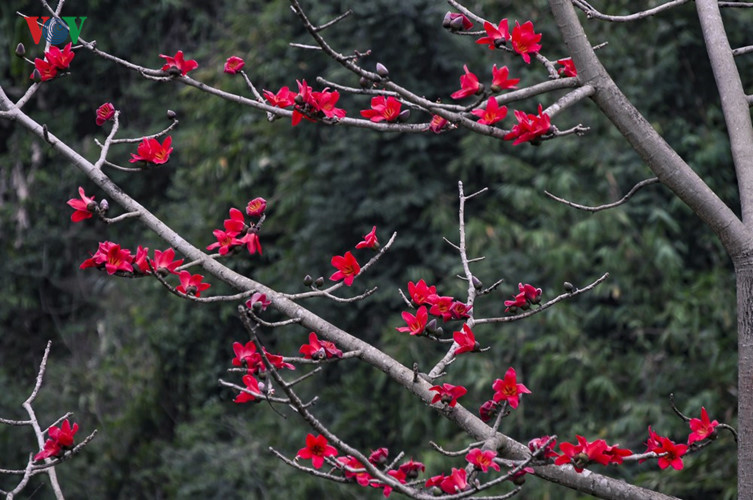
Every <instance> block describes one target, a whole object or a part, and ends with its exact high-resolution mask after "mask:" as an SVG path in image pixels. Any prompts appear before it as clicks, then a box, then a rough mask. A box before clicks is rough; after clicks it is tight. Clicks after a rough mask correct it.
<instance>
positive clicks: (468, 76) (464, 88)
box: [450, 64, 481, 99]
mask: <svg viewBox="0 0 753 500" xmlns="http://www.w3.org/2000/svg"><path fill="white" fill-rule="evenodd" d="M463 69H464V70H465V74H464V75H462V76H461V77H460V90H456V91H455V92H453V93H452V94H450V97H452V98H453V99H462V98H464V97H468V96H471V95H474V94H476V93H477V92H479V91H480V90H481V85H480V84H479V83H478V77H477V76H476V75H474V74H473V73H471V72H470V71H468V65H467V64H464V65H463Z"/></svg>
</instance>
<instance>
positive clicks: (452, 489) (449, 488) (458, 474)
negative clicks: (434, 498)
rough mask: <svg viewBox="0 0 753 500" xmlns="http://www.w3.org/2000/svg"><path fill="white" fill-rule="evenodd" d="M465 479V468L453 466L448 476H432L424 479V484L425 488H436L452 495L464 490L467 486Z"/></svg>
mask: <svg viewBox="0 0 753 500" xmlns="http://www.w3.org/2000/svg"><path fill="white" fill-rule="evenodd" d="M467 479H468V478H467V475H466V472H465V469H456V468H454V467H453V468H452V472H451V473H450V475H449V476H445V475H444V474H440V475H438V476H433V477H432V478H430V479H429V480H427V481H426V483H425V484H424V486H425V487H426V488H432V487H433V488H438V489H439V490H441V491H443V492H444V493H447V494H448V495H452V494H454V493H460V492H461V491H465V490H467V489H468V488H469V484H468V480H467Z"/></svg>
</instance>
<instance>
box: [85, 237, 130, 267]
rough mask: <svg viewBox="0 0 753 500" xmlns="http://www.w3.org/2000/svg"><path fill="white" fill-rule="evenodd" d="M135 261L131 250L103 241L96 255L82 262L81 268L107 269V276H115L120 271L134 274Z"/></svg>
mask: <svg viewBox="0 0 753 500" xmlns="http://www.w3.org/2000/svg"><path fill="white" fill-rule="evenodd" d="M133 260H134V257H133V255H131V251H130V250H128V249H122V248H120V245H117V244H115V243H113V242H111V241H102V242H100V244H99V248H97V251H96V253H95V254H94V255H92V256H91V258H89V259H86V260H85V261H84V262H82V263H81V266H79V268H80V269H86V268H89V267H96V268H97V269H105V270H106V271H107V274H115V273H116V272H118V271H121V272H127V273H132V272H133Z"/></svg>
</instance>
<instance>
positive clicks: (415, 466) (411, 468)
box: [398, 458, 426, 479]
mask: <svg viewBox="0 0 753 500" xmlns="http://www.w3.org/2000/svg"><path fill="white" fill-rule="evenodd" d="M398 469H399V470H401V471H402V472H403V474H405V478H406V479H416V478H417V477H418V474H419V472H423V471H425V470H426V466H425V465H424V464H422V463H421V462H414V461H413V459H412V458H411V459H410V460H408V461H407V462H403V464H402V465H401V466H400V467H398Z"/></svg>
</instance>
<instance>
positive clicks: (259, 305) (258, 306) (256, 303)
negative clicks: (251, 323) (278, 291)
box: [252, 300, 264, 313]
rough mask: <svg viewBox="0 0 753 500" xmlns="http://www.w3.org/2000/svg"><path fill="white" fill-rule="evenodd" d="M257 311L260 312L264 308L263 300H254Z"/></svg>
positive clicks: (255, 310)
mask: <svg viewBox="0 0 753 500" xmlns="http://www.w3.org/2000/svg"><path fill="white" fill-rule="evenodd" d="M252 307H253V308H254V312H255V313H260V312H262V311H263V310H264V304H262V303H261V301H258V300H257V301H256V302H254V304H253V306H252Z"/></svg>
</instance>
